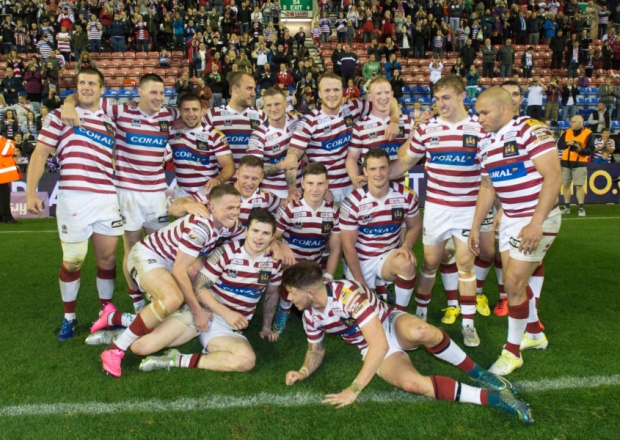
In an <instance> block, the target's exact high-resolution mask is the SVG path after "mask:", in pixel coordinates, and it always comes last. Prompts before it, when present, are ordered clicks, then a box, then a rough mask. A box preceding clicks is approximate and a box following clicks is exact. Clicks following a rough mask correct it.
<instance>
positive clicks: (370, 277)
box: [343, 249, 396, 289]
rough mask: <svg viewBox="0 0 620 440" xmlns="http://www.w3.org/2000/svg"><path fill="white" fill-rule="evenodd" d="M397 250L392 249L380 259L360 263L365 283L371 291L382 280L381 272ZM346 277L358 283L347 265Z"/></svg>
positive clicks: (375, 258)
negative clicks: (378, 280) (389, 257)
mask: <svg viewBox="0 0 620 440" xmlns="http://www.w3.org/2000/svg"><path fill="white" fill-rule="evenodd" d="M395 250H396V249H392V250H391V251H388V252H386V253H385V254H383V255H379V256H378V257H374V258H371V259H370V260H364V261H360V269H362V275H364V281H366V285H367V286H368V287H369V288H370V289H374V288H375V287H376V286H375V284H376V282H375V281H376V280H377V278H379V279H380V280H381V279H383V278H381V270H382V269H383V265H384V264H385V261H386V260H387V258H388V256H389V255H390V254H391V253H392V252H394V251H395ZM343 272H344V276H345V278H346V279H348V280H350V281H356V280H355V279H354V278H353V275H352V274H351V270H350V269H349V266H348V265H345V266H344V268H343Z"/></svg>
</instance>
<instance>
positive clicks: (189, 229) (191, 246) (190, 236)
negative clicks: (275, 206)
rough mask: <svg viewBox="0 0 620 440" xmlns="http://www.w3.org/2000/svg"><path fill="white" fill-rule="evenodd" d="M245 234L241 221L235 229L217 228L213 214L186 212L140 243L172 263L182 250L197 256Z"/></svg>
mask: <svg viewBox="0 0 620 440" xmlns="http://www.w3.org/2000/svg"><path fill="white" fill-rule="evenodd" d="M244 237H245V228H244V227H243V226H242V225H241V223H239V222H237V224H236V225H235V226H234V227H233V228H232V229H228V228H221V229H217V228H216V227H215V222H214V220H213V217H210V218H204V217H198V216H195V215H186V216H185V217H181V218H179V219H177V220H176V221H174V222H172V223H170V224H169V225H168V226H166V227H164V228H162V229H160V230H159V231H156V232H153V233H152V234H149V235H147V236H146V237H144V238H143V239H142V241H141V243H142V244H143V245H144V246H146V247H147V248H149V249H150V250H152V251H153V252H155V253H156V254H158V255H159V256H160V257H162V258H164V259H166V261H167V262H168V263H169V264H171V265H172V264H174V260H176V256H177V252H178V251H179V250H180V251H183V252H185V253H186V254H188V255H190V256H192V257H196V258H197V257H199V256H202V255H206V254H208V253H209V252H211V251H212V250H213V249H215V248H216V247H217V246H219V245H221V244H222V243H223V242H224V240H235V239H242V238H244Z"/></svg>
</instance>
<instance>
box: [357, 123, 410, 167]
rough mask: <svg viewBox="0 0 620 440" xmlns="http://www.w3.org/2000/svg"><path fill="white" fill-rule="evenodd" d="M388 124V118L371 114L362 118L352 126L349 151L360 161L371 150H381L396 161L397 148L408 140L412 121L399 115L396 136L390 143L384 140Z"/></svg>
mask: <svg viewBox="0 0 620 440" xmlns="http://www.w3.org/2000/svg"><path fill="white" fill-rule="evenodd" d="M389 124H390V117H389V116H388V117H387V118H385V119H383V118H379V117H377V116H374V115H373V114H372V113H370V114H368V115H366V116H364V117H363V118H361V119H360V120H359V121H357V122H356V123H355V125H354V126H353V133H352V135H351V143H350V144H349V150H350V151H356V152H358V153H359V157H360V160H363V159H364V155H365V154H366V153H368V150H370V149H372V148H381V149H382V150H385V152H386V153H387V154H388V155H389V156H390V160H391V161H392V160H396V159H398V148H400V146H401V145H402V144H404V143H405V142H407V139H409V136H410V135H411V130H412V129H413V119H411V117H410V116H408V115H401V116H400V120H399V121H398V136H397V137H396V138H394V139H392V140H391V141H386V140H385V129H386V128H387V126H388V125H389Z"/></svg>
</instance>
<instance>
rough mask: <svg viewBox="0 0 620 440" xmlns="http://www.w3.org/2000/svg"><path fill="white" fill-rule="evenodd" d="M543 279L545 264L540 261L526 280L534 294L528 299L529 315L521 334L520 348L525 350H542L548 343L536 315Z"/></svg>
mask: <svg viewBox="0 0 620 440" xmlns="http://www.w3.org/2000/svg"><path fill="white" fill-rule="evenodd" d="M544 281H545V266H544V264H543V263H542V262H541V263H540V264H539V265H538V267H536V270H535V271H534V273H533V274H532V276H531V277H530V280H529V282H528V284H529V286H530V287H531V289H532V294H533V295H534V296H533V297H532V298H531V299H530V300H529V304H530V316H529V318H528V320H527V327H526V328H525V334H524V335H523V339H522V340H521V350H526V349H528V348H535V349H542V350H544V349H545V348H547V346H548V345H549V341H548V340H547V337H546V336H545V334H544V333H543V330H544V329H545V328H544V327H543V325H542V323H541V322H540V319H539V317H538V305H539V301H540V294H541V292H542V286H543V283H544Z"/></svg>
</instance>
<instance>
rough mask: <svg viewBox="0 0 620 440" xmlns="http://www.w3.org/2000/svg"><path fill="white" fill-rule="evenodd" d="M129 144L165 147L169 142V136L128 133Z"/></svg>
mask: <svg viewBox="0 0 620 440" xmlns="http://www.w3.org/2000/svg"><path fill="white" fill-rule="evenodd" d="M127 143H128V144H129V145H140V146H144V147H159V148H163V147H165V146H166V144H167V143H168V136H147V135H145V134H136V133H127Z"/></svg>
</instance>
